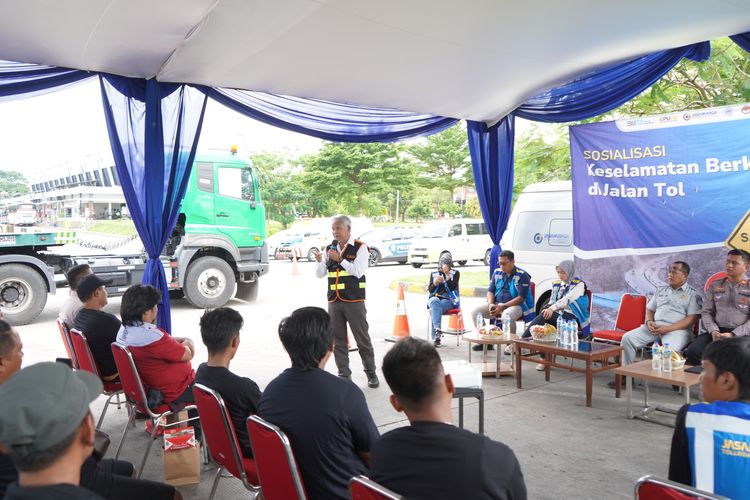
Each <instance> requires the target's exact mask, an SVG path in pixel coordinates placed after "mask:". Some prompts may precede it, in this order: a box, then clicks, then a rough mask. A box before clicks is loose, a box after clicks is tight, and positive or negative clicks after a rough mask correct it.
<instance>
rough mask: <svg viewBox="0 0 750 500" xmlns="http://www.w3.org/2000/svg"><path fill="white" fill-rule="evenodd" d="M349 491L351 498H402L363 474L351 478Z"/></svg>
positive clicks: (358, 499)
mask: <svg viewBox="0 0 750 500" xmlns="http://www.w3.org/2000/svg"><path fill="white" fill-rule="evenodd" d="M349 493H350V494H351V495H352V500H400V499H402V498H404V497H402V496H401V495H398V494H396V493H394V492H392V491H391V490H389V489H388V488H386V487H385V486H381V485H379V484H378V483H376V482H375V481H373V480H372V479H368V478H367V477H365V476H357V477H353V478H351V480H350V481H349Z"/></svg>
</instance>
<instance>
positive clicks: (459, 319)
mask: <svg viewBox="0 0 750 500" xmlns="http://www.w3.org/2000/svg"><path fill="white" fill-rule="evenodd" d="M448 330H451V331H454V332H462V331H464V315H463V314H461V312H459V313H458V314H451V315H450V316H449V317H448Z"/></svg>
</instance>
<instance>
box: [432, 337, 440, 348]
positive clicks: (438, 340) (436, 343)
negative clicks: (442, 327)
mask: <svg viewBox="0 0 750 500" xmlns="http://www.w3.org/2000/svg"><path fill="white" fill-rule="evenodd" d="M432 345H434V346H435V347H440V337H435V340H433V341H432Z"/></svg>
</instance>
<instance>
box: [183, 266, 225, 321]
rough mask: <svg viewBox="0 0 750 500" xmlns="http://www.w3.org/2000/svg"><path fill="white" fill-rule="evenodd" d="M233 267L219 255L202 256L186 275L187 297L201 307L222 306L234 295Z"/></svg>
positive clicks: (185, 288)
mask: <svg viewBox="0 0 750 500" xmlns="http://www.w3.org/2000/svg"><path fill="white" fill-rule="evenodd" d="M234 288H235V279H234V272H233V271H232V268H231V267H229V264H227V263H226V262H225V261H224V260H222V259H220V258H218V257H201V258H199V259H198V260H196V261H195V262H193V263H192V264H190V267H188V270H187V275H186V276H185V286H184V287H183V291H184V292H185V298H186V299H187V300H188V302H190V303H191V304H192V305H193V306H195V307H198V308H201V309H209V308H214V307H221V306H223V305H224V304H226V303H227V302H229V299H231V298H232V295H234Z"/></svg>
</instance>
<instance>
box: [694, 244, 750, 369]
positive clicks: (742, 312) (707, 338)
mask: <svg viewBox="0 0 750 500" xmlns="http://www.w3.org/2000/svg"><path fill="white" fill-rule="evenodd" d="M748 267H750V254H748V253H747V252H746V251H744V250H738V249H732V250H730V251H729V252H727V260H726V273H727V277H726V278H722V279H719V280H716V281H714V282H713V283H711V286H710V287H709V288H708V291H707V292H706V298H705V300H704V301H703V311H702V312H701V320H703V328H704V329H705V330H706V333H703V334H701V335H699V336H698V338H697V339H695V341H693V343H692V344H690V345H689V346H688V348H687V349H685V357H686V358H687V363H689V364H691V365H699V364H701V358H702V357H703V350H704V349H705V348H706V346H707V345H708V344H710V343H711V342H713V341H714V340H721V339H725V338H729V337H735V336H736V337H744V336H748V335H750V286H749V285H748V277H747V270H748Z"/></svg>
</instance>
